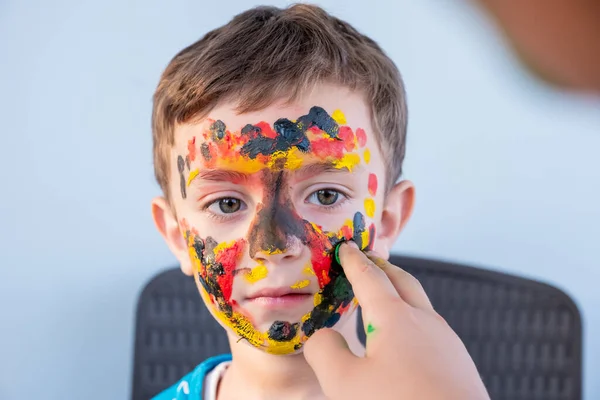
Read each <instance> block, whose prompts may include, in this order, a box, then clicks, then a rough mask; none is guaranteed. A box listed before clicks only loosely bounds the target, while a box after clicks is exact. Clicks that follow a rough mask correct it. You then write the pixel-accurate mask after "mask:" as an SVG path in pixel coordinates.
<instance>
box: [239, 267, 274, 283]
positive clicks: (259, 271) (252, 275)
mask: <svg viewBox="0 0 600 400" xmlns="http://www.w3.org/2000/svg"><path fill="white" fill-rule="evenodd" d="M268 273H269V271H268V270H267V267H266V266H265V265H264V264H262V263H261V264H260V265H258V266H256V267H254V268H252V269H251V270H250V271H248V272H247V273H246V274H245V275H244V278H246V281H248V282H249V283H256V282H258V281H260V280H261V279H264V278H266V277H267V275H268Z"/></svg>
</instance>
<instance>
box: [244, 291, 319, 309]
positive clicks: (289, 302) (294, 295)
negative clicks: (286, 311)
mask: <svg viewBox="0 0 600 400" xmlns="http://www.w3.org/2000/svg"><path fill="white" fill-rule="evenodd" d="M312 297H313V293H311V292H309V291H306V290H304V291H302V290H294V289H291V288H289V287H281V288H267V289H262V290H259V291H257V292H255V293H253V294H251V295H250V296H248V297H247V298H246V301H248V302H249V303H250V304H253V305H257V306H260V307H265V308H271V309H275V308H288V307H294V306H297V305H300V304H302V303H304V302H306V301H307V300H309V299H312Z"/></svg>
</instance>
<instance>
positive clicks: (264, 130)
mask: <svg viewBox="0 0 600 400" xmlns="http://www.w3.org/2000/svg"><path fill="white" fill-rule="evenodd" d="M254 126H257V127H259V128H260V133H261V134H262V135H263V136H265V137H268V138H271V139H275V138H276V137H277V132H275V131H274V130H273V128H272V127H271V125H270V124H269V123H268V122H265V121H261V122H259V123H258V124H254Z"/></svg>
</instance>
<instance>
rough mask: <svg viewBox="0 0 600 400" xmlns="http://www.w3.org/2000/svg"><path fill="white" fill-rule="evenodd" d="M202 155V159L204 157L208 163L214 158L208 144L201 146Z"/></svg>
mask: <svg viewBox="0 0 600 400" xmlns="http://www.w3.org/2000/svg"><path fill="white" fill-rule="evenodd" d="M200 153H202V157H204V159H205V160H206V161H210V159H211V158H212V156H211V155H210V149H209V148H208V143H202V145H200Z"/></svg>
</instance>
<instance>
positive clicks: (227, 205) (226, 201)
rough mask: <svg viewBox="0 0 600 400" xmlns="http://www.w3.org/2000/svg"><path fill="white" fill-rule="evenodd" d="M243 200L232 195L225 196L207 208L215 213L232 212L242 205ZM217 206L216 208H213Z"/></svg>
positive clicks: (239, 208) (238, 209)
mask: <svg viewBox="0 0 600 400" xmlns="http://www.w3.org/2000/svg"><path fill="white" fill-rule="evenodd" d="M243 205H244V204H243V202H242V201H241V200H240V199H236V198H234V197H225V198H222V199H219V200H217V201H215V202H214V203H212V204H211V205H210V206H209V207H208V208H209V209H210V210H211V211H212V212H215V213H217V214H233V213H235V212H238V211H240V210H241V209H242V207H243ZM215 208H218V209H215Z"/></svg>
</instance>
